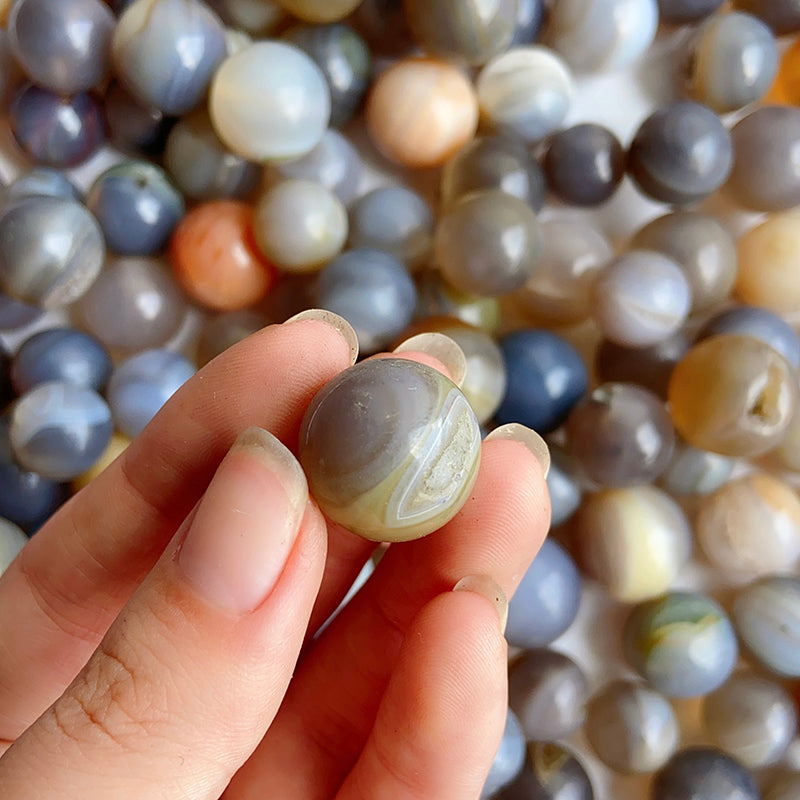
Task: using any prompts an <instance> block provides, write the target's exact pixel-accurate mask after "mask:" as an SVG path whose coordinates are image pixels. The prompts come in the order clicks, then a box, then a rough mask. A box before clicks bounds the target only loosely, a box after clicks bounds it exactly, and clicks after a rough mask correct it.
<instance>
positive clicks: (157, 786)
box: [0, 448, 327, 800]
mask: <svg viewBox="0 0 800 800" xmlns="http://www.w3.org/2000/svg"><path fill="white" fill-rule="evenodd" d="M273 463H274V462H273ZM275 474H276V473H275V472H274V471H273V470H271V469H270V465H269V464H267V465H266V469H265V463H264V461H261V460H260V459H259V458H257V457H256V458H254V457H253V455H252V450H251V451H249V453H248V451H247V450H242V449H241V448H240V449H238V450H235V451H232V453H231V455H229V456H228V457H227V458H226V460H225V461H224V462H223V464H222V467H221V468H220V470H219V472H218V473H217V476H216V477H215V479H214V481H213V482H212V484H211V487H210V488H209V491H208V492H207V494H206V496H205V497H204V499H203V500H202V501H201V503H200V505H199V507H198V508H197V510H196V511H194V512H192V513H191V514H190V516H189V518H188V520H187V523H186V524H185V525H184V526H183V527H182V528H181V531H180V532H179V533H178V534H177V535H176V537H175V538H174V540H173V542H172V543H171V544H170V546H169V547H168V548H167V551H166V552H165V553H164V555H163V557H162V558H161V560H160V561H159V562H158V564H157V565H156V567H155V569H154V570H153V572H152V573H151V574H150V575H149V576H148V578H147V579H146V580H145V581H144V583H143V584H142V585H141V587H140V588H139V589H138V590H137V592H136V593H135V594H134V595H133V597H132V598H131V600H130V602H129V603H128V604H127V605H126V607H125V609H124V610H123V612H122V613H121V614H120V616H119V617H118V619H117V620H116V622H115V623H114V624H113V625H112V627H111V628H110V630H109V631H108V633H107V635H106V636H105V638H104V639H103V642H102V643H101V646H100V647H99V648H98V650H97V651H96V652H95V654H94V655H93V656H92V658H91V659H90V660H89V663H88V664H87V666H86V667H85V669H83V670H82V671H81V673H80V674H79V675H78V677H77V678H76V679H75V681H74V682H73V683H72V684H71V685H70V686H69V687H68V689H67V691H66V692H65V694H64V695H63V696H62V697H61V698H59V699H58V700H57V701H56V702H55V704H54V705H53V706H52V707H51V708H50V709H48V710H47V711H46V712H45V713H44V715H43V716H42V717H41V718H40V719H39V720H38V721H37V722H36V723H35V724H34V725H33V726H32V727H31V728H29V729H28V730H27V731H26V732H25V733H24V734H23V735H22V736H21V737H20V738H19V739H18V740H17V741H16V742H15V744H14V745H12V747H11V748H10V749H9V750H8V751H7V753H6V754H5V756H4V757H3V758H2V759H0V785H2V787H3V798H4V800H23V798H24V799H25V800H28V799H29V798H32V797H35V798H37V800H50V798H52V799H53V800H56V798H57V799H58V800H83V799H84V798H99V797H107V798H115V799H117V800H128V798H130V800H139V798H142V797H148V798H156V797H157V798H159V800H172V798H175V800H185V798H192V799H193V800H216V799H217V798H218V797H219V796H220V794H221V793H222V792H223V790H224V788H225V786H226V785H227V783H228V781H229V779H230V777H231V775H232V774H233V773H234V772H235V770H236V769H237V768H238V767H239V766H240V765H241V764H242V763H243V762H244V760H245V759H246V758H247V757H248V755H249V754H250V753H251V752H252V751H253V749H254V748H255V746H256V744H257V743H258V741H259V739H260V738H261V737H262V736H263V734H264V732H265V731H266V729H267V726H268V725H269V723H270V722H271V720H272V718H273V717H274V715H275V713H276V711H277V709H278V707H279V705H280V702H281V700H282V698H283V695H284V693H285V691H286V687H287V685H288V683H289V681H290V679H291V676H292V672H293V670H294V667H295V664H296V660H297V657H298V654H299V652H300V648H301V646H302V642H303V635H304V633H305V628H306V624H307V622H308V619H309V616H310V613H311V609H312V606H313V603H314V598H315V597H316V593H317V590H318V588H319V584H320V580H321V578H322V572H323V565H324V561H325V549H326V540H327V532H326V525H325V521H324V518H323V517H322V514H321V513H320V512H319V510H318V509H317V507H316V506H315V505H314V504H313V502H310V501H309V500H308V494H307V488H306V486H305V479H304V478H303V476H302V473H301V472H300V469H299V465H298V466H297V468H296V474H297V475H299V484H300V485H301V486H302V487H303V489H304V491H303V492H297V491H294V492H293V494H292V495H291V497H293V498H294V499H293V500H291V499H290V495H289V494H288V490H287V491H285V490H284V489H283V488H282V487H285V486H287V484H286V483H285V481H284V480H281V479H278V481H276V480H275V478H274V477H273V476H274V475H275ZM293 485H294V486H297V485H298V481H297V480H296V479H295V481H294V483H293ZM242 542H244V544H242ZM198 559H199V560H198ZM264 572H266V573H271V574H270V575H269V576H268V577H266V578H263V579H262V573H264ZM43 764H44V765H46V769H43V767H42V765H43Z"/></svg>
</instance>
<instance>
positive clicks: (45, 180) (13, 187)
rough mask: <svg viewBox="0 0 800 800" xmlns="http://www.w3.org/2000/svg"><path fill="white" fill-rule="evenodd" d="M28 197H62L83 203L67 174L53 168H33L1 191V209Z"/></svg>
mask: <svg viewBox="0 0 800 800" xmlns="http://www.w3.org/2000/svg"><path fill="white" fill-rule="evenodd" d="M26 197H60V198H61V199H62V200H77V201H78V202H80V201H81V193H80V192H79V191H78V188H77V187H76V186H75V184H74V183H73V182H72V181H71V180H70V179H69V178H68V177H67V174H66V172H62V171H61V170H59V169H54V168H52V167H32V168H31V169H29V170H28V171H27V172H23V173H22V174H21V175H20V176H19V177H18V178H16V180H13V181H12V182H11V183H9V184H8V186H5V187H3V189H2V191H0V203H2V205H0V209H1V208H3V207H4V206H7V205H8V204H10V203H12V202H14V201H15V200H23V199H24V198H26Z"/></svg>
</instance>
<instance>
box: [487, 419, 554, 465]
mask: <svg viewBox="0 0 800 800" xmlns="http://www.w3.org/2000/svg"><path fill="white" fill-rule="evenodd" d="M490 439H509V440H510V441H513V442H519V443H520V444H524V445H525V447H527V448H528V450H530V451H531V453H533V454H534V455H535V456H536V459H537V461H538V462H539V463H540V464H541V466H542V473H543V474H544V477H545V478H546V477H547V473H548V472H550V448H549V447H548V446H547V442H545V440H544V439H542V437H541V436H539V434H538V433H536V431H532V430H531V429H530V428H526V427H525V426H524V425H520V424H519V423H517V422H511V423H509V424H508V425H502V426H501V427H499V428H495V429H494V430H493V431H492V432H491V433H490V434H489V435H488V436H487V437H486V441H487V442H488V441H489V440H490Z"/></svg>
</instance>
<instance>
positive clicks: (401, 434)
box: [300, 358, 481, 542]
mask: <svg viewBox="0 0 800 800" xmlns="http://www.w3.org/2000/svg"><path fill="white" fill-rule="evenodd" d="M480 448H481V436H480V429H479V427H478V422H477V420H476V419H475V414H474V412H473V411H472V409H471V408H470V405H469V403H468V402H467V399H466V398H465V397H464V395H463V394H462V393H461V391H460V390H459V389H458V387H456V385H455V384H454V383H452V382H451V381H450V380H449V379H448V378H446V377H445V376H444V375H443V374H441V373H440V372H437V371H436V370H435V369H432V368H431V367H428V366H425V365H423V364H418V363H417V362H415V361H408V360H405V359H400V358H380V359H373V360H369V361H364V362H362V363H361V364H358V365H356V366H355V367H351V368H350V369H348V370H345V371H344V372H342V373H341V374H340V375H339V376H338V377H336V378H335V379H334V380H332V381H331V382H330V383H328V384H327V385H326V386H325V387H324V388H323V389H322V390H321V391H320V392H319V393H318V394H317V396H316V397H315V398H314V400H313V401H312V403H311V405H310V406H309V408H308V411H307V412H306V416H305V419H304V421H303V426H302V429H301V431H300V463H301V464H302V465H303V469H304V470H305V472H306V475H307V477H308V482H309V487H310V489H311V494H312V495H313V496H314V499H315V500H316V501H317V502H318V503H319V506H320V508H321V509H322V511H323V512H324V513H325V514H326V516H327V517H328V518H329V519H331V520H333V521H334V522H337V523H338V524H340V525H342V526H343V527H345V528H347V529H348V530H350V531H352V532H353V533H357V534H358V535H359V536H363V537H364V538H366V539H371V540H373V541H390V542H401V541H408V540H411V539H418V538H420V537H422V536H426V535H427V534H429V533H432V532H433V531H435V530H436V529H437V528H440V527H441V526H442V525H444V524H445V523H446V522H448V521H449V520H450V519H452V518H453V517H454V516H455V514H456V513H457V512H458V511H459V509H460V508H461V507H462V506H463V505H464V503H465V501H466V499H467V497H468V496H469V492H470V490H471V489H472V486H473V484H474V482H475V478H476V476H477V472H478V464H479V461H480Z"/></svg>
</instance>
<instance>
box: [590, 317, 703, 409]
mask: <svg viewBox="0 0 800 800" xmlns="http://www.w3.org/2000/svg"><path fill="white" fill-rule="evenodd" d="M691 346H692V341H691V339H690V338H689V336H688V335H687V333H686V331H685V330H684V329H680V330H678V331H677V333H673V334H672V336H670V337H669V338H667V339H664V340H663V341H661V342H659V343H658V344H654V345H653V346H652V347H623V346H622V345H619V344H617V343H616V342H612V341H610V340H609V339H603V340H602V341H601V342H600V344H599V345H598V346H597V350H595V355H594V368H595V373H596V375H597V379H598V380H600V381H602V382H603V383H635V384H636V385H637V386H641V387H642V388H644V389H649V390H650V391H651V392H653V394H656V395H658V396H659V397H660V398H661V399H662V400H666V399H667V390H668V387H669V380H670V378H671V377H672V371H673V370H674V369H675V365H676V364H677V363H678V362H679V361H680V360H681V359H682V358H683V357H684V356H685V355H686V353H687V351H688V350H689V348H690V347H691Z"/></svg>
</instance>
